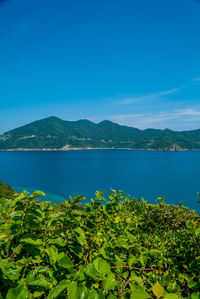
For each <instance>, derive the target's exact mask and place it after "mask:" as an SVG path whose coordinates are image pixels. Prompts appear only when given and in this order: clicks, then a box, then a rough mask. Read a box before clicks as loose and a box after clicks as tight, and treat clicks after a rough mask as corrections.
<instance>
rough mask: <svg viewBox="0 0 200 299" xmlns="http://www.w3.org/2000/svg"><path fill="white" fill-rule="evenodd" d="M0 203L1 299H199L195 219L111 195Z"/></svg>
mask: <svg viewBox="0 0 200 299" xmlns="http://www.w3.org/2000/svg"><path fill="white" fill-rule="evenodd" d="M39 195H42V193H41V192H35V193H33V194H32V195H30V196H29V195H28V193H27V192H24V193H23V194H20V195H19V194H18V195H16V197H15V198H14V199H12V200H9V199H5V198H1V199H0V294H1V295H0V298H6V299H14V298H15V299H23V298H48V299H51V298H70V299H78V298H81V299H84V298H89V299H101V298H102V299H103V298H109V299H114V298H124V299H125V298H127V299H128V298H132V299H145V298H165V299H177V298H184V297H186V298H192V299H197V298H200V292H199V290H200V218H199V215H198V214H196V213H195V212H194V211H191V210H189V209H187V208H185V207H183V206H181V205H179V206H173V205H166V204H165V203H164V201H163V199H162V198H160V200H159V203H157V204H154V205H152V204H147V203H146V202H145V201H144V200H142V201H139V200H137V199H135V198H134V197H130V196H127V195H124V194H122V192H116V191H114V190H112V193H111V194H110V195H109V199H108V200H107V202H106V203H105V204H102V201H105V198H104V197H103V195H104V193H103V192H96V197H95V198H94V199H91V201H90V202H89V203H87V204H86V205H85V206H83V205H82V204H81V203H80V201H82V200H83V199H84V198H83V197H81V196H78V197H75V198H71V199H70V200H69V201H65V202H63V203H61V204H56V205H52V204H51V203H50V202H45V201H42V202H39V201H37V200H35V199H36V198H37V197H38V196H39Z"/></svg>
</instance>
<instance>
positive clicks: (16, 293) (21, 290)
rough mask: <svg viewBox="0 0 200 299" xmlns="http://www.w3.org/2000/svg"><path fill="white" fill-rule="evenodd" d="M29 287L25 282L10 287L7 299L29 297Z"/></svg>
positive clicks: (24, 298)
mask: <svg viewBox="0 0 200 299" xmlns="http://www.w3.org/2000/svg"><path fill="white" fill-rule="evenodd" d="M27 298H28V289H27V287H26V284H25V283H22V284H19V285H18V286H17V287H16V288H10V289H9V290H8V293H7V295H6V299H27Z"/></svg>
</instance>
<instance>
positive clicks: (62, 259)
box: [57, 252, 73, 270]
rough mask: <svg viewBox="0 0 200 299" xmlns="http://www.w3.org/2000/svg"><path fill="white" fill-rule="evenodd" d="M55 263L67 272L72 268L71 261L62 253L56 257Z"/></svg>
mask: <svg viewBox="0 0 200 299" xmlns="http://www.w3.org/2000/svg"><path fill="white" fill-rule="evenodd" d="M57 263H58V265H59V266H60V267H62V268H65V269H68V270H69V269H72V268H73V263H72V261H71V259H70V258H69V256H68V255H67V254H66V253H64V252H61V253H60V254H59V255H58V257H57Z"/></svg>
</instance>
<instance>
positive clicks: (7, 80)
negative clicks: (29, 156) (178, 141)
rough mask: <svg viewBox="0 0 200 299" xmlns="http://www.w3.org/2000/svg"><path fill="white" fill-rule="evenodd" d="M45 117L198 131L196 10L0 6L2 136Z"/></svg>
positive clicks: (134, 5)
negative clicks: (105, 120)
mask: <svg viewBox="0 0 200 299" xmlns="http://www.w3.org/2000/svg"><path fill="white" fill-rule="evenodd" d="M52 115H54V116H58V117H60V118H62V119H64V120H78V119H89V120H91V121H94V122H100V121H102V120H104V119H109V120H111V121H114V122H117V123H119V124H122V125H128V126H133V127H137V128H140V129H145V128H160V129H164V128H170V129H173V130H177V131H181V130H191V129H198V128H200V1H198V0H162V1H160V0H95V1H94V0H84V1H83V0H73V1H69V0H57V1H55V0H43V1H41V0H29V1H27V0H4V1H0V134H2V133H4V132H6V131H8V130H10V129H13V128H15V127H19V126H21V125H24V124H27V123H29V122H32V121H34V120H37V119H41V118H44V117H48V116H52Z"/></svg>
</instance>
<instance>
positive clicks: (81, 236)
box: [74, 227, 87, 246]
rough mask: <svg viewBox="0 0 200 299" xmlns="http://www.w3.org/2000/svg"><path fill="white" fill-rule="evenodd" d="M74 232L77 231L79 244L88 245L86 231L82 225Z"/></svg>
mask: <svg viewBox="0 0 200 299" xmlns="http://www.w3.org/2000/svg"><path fill="white" fill-rule="evenodd" d="M74 233H75V236H76V239H77V241H78V242H79V244H80V245H82V246H83V245H86V246H87V241H86V236H85V232H84V231H83V230H82V229H81V228H80V227H77V228H76V229H75V230H74Z"/></svg>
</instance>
